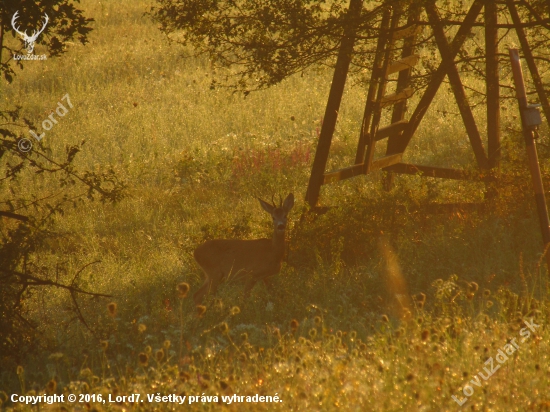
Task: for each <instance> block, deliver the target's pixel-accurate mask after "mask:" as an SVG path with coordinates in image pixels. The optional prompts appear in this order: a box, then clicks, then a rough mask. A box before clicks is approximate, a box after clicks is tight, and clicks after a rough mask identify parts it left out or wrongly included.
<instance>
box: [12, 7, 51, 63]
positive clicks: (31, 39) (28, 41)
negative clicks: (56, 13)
mask: <svg viewBox="0 0 550 412" xmlns="http://www.w3.org/2000/svg"><path fill="white" fill-rule="evenodd" d="M18 14H19V11H16V12H15V14H14V15H13V17H12V19H11V26H12V27H13V30H15V32H16V33H17V34H19V35H20V36H21V37H22V38H23V41H24V42H25V49H27V53H28V54H31V53H32V52H33V50H34V43H35V42H36V39H38V36H39V35H40V33H42V32H43V31H44V29H45V28H46V25H47V24H48V21H49V18H48V15H47V14H46V13H44V17H45V22H44V25H43V26H42V28H41V29H40V30H38V31H36V30H35V31H33V32H32V35H31V36H29V35H28V34H27V31H26V30H25V31H24V32H22V31H21V30H19V27H16V26H15V21H16V20H17V18H18V17H19V16H18Z"/></svg>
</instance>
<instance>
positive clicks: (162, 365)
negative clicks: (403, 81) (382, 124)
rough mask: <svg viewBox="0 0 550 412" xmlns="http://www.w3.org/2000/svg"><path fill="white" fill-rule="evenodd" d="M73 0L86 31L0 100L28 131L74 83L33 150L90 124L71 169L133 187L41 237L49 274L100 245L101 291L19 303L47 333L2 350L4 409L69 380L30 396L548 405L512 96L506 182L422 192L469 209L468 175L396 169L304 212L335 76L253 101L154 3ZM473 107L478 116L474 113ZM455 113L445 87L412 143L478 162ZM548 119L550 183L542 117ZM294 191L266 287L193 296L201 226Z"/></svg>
mask: <svg viewBox="0 0 550 412" xmlns="http://www.w3.org/2000/svg"><path fill="white" fill-rule="evenodd" d="M80 6H81V8H82V9H84V10H85V13H86V15H87V16H89V17H93V18H94V19H95V23H94V24H93V28H94V30H93V32H92V33H91V34H90V36H89V39H90V43H89V44H88V45H86V46H82V45H80V44H74V45H71V46H70V49H69V50H68V52H67V53H66V54H65V55H64V56H62V57H60V58H52V59H48V60H46V61H38V62H28V63H26V64H25V68H24V70H17V77H16V78H15V80H14V82H13V83H12V84H6V83H5V82H3V83H2V85H1V86H0V99H1V101H0V106H1V107H6V108H7V107H9V106H10V105H15V104H17V105H21V106H22V108H23V112H24V114H25V116H27V117H28V118H30V119H33V120H34V121H36V123H37V124H40V122H42V120H43V119H44V118H46V116H47V114H48V113H50V111H51V110H52V109H53V108H55V107H56V105H57V102H58V101H60V99H61V98H62V97H63V96H64V95H66V94H69V96H70V99H71V103H72V105H73V106H74V107H73V108H72V109H71V110H70V111H69V113H68V114H67V115H66V116H65V117H63V119H60V121H59V124H57V125H55V127H54V128H52V130H51V131H49V132H48V133H47V134H46V136H45V137H44V139H43V144H44V146H45V147H47V148H49V150H51V155H52V157H54V158H55V157H56V156H58V155H61V154H63V153H64V152H65V147H66V145H71V144H77V143H79V142H81V141H82V140H86V143H85V145H84V146H83V148H82V150H81V152H80V153H79V154H78V155H77V157H76V160H75V165H76V167H79V168H82V169H85V170H94V171H104V170H109V169H112V170H113V171H114V172H115V173H116V174H117V175H118V176H119V178H120V179H122V180H123V181H124V182H125V183H126V185H127V189H126V192H125V194H126V196H125V197H124V199H122V200H121V201H120V202H118V203H116V204H103V203H99V202H88V203H83V204H82V205H80V206H79V207H77V208H75V209H74V210H70V211H67V213H65V214H64V215H62V216H61V215H60V216H57V217H56V218H55V224H54V227H53V228H52V230H53V231H54V232H55V236H51V237H50V238H48V240H47V242H45V244H43V245H41V247H40V248H39V249H38V250H37V251H36V252H35V254H34V255H33V256H34V259H37V260H38V261H39V262H40V263H41V264H44V265H53V266H54V267H55V265H59V266H60V267H62V268H63V270H60V272H59V279H60V280H62V281H70V279H71V277H72V276H74V273H75V272H77V271H78V270H79V269H80V268H82V267H83V266H84V265H86V264H89V263H92V262H96V261H97V262H98V263H94V264H92V265H90V266H88V267H86V269H85V270H83V271H82V273H81V274H80V282H81V285H82V286H83V287H85V288H86V289H87V290H93V291H95V292H98V293H103V294H108V295H111V297H109V298H97V299H89V298H86V297H80V298H79V302H78V303H79V305H80V308H81V311H82V316H83V318H84V319H86V321H87V323H88V325H89V326H90V329H91V331H90V330H89V329H88V328H86V327H85V326H84V325H83V324H82V323H81V322H80V321H79V320H78V318H75V316H74V311H72V310H70V308H71V305H72V303H71V297H70V296H69V295H68V294H67V293H66V292H65V291H63V290H60V289H56V288H41V289H37V290H36V291H35V292H34V293H31V294H29V295H28V296H26V300H25V307H26V313H27V314H28V316H29V317H30V318H31V319H32V320H33V321H35V322H37V323H38V325H39V327H38V333H39V336H40V339H39V340H38V343H37V345H38V346H37V347H33V348H29V350H28V351H27V352H26V353H27V355H26V356H25V357H24V358H21V359H14V358H12V357H8V356H4V355H2V354H0V401H1V402H2V403H1V405H2V406H1V408H6V410H17V411H19V410H21V411H23V410H29V411H30V410H37V409H36V406H31V405H25V404H23V403H20V402H13V399H11V396H12V394H18V396H19V395H27V396H38V395H44V394H47V395H52V394H58V395H63V394H64V395H65V398H64V402H62V403H55V404H52V405H48V404H43V405H42V406H41V407H40V409H41V410H42V409H44V410H46V409H47V410H96V411H102V410H147V411H149V410H151V411H152V410H155V411H164V410H183V409H185V410H205V411H206V410H228V411H232V410H234V411H237V410H238V411H241V410H254V411H262V410H265V411H333V410H343V411H371V410H372V411H453V410H459V409H468V410H484V411H503V410H509V411H526V410H533V411H542V410H548V409H550V395H549V393H548V387H549V386H550V367H549V365H550V362H549V354H550V332H549V330H550V329H549V328H548V326H547V324H548V321H549V319H550V307H549V306H548V293H549V291H550V289H549V283H548V281H549V279H548V273H547V270H546V267H545V265H544V259H543V258H542V257H541V255H542V241H541V236H540V231H539V225H538V220H537V217H536V210H535V204H534V201H533V192H532V188H531V186H530V180H529V175H528V169H527V165H526V160H525V153H524V150H523V149H524V148H523V141H522V138H521V134H520V133H518V130H519V129H520V125H519V120H518V119H517V116H516V103H515V102H513V101H506V102H503V105H504V109H503V111H502V126H503V136H502V138H503V166H502V169H503V170H502V171H503V172H507V173H509V174H510V175H513V176H514V178H513V179H512V180H507V179H503V181H502V184H501V185H500V186H499V188H498V190H499V196H498V197H497V198H494V199H491V200H489V201H487V205H488V207H486V209H485V210H483V211H482V210H478V211H459V210H454V211H448V212H445V213H431V208H430V206H429V205H433V204H434V203H453V202H481V201H483V199H484V191H485V187H484V186H483V185H482V184H479V183H471V182H454V181H453V182H449V181H441V180H439V181H436V180H435V179H429V178H421V177H412V176H398V177H397V178H396V185H395V188H394V189H393V190H392V191H390V192H386V191H384V190H383V189H382V185H381V179H382V174H381V173H373V174H371V175H368V176H362V177H358V178H355V179H350V180H348V181H345V182H343V183H339V184H333V185H329V186H325V187H323V189H322V202H323V204H325V205H331V206H335V207H333V208H331V209H330V210H329V211H328V212H327V213H326V214H323V215H319V216H315V215H311V214H304V215H303V217H302V214H303V213H304V212H305V211H306V209H307V208H306V206H305V202H304V200H303V199H304V195H305V189H306V186H307V180H308V177H309V173H310V170H311V163H312V160H313V156H314V154H315V148H316V142H317V138H318V134H319V130H320V126H321V121H322V116H323V113H324V107H325V104H326V98H327V96H328V90H329V86H330V79H331V75H332V73H331V71H330V70H329V69H319V70H316V71H310V72H306V73H304V74H303V75H297V76H294V77H292V78H290V79H287V80H285V81H284V82H282V83H281V84H279V85H277V86H274V87H272V88H270V89H268V90H265V91H259V92H253V93H251V94H250V95H248V96H246V97H243V96H242V95H241V94H237V93H235V94H233V93H231V92H230V91H227V90H225V89H211V88H210V84H211V80H212V76H213V73H212V70H211V66H210V64H209V62H208V61H207V60H206V59H198V58H194V57H190V56H191V54H190V50H187V49H185V48H183V47H181V46H178V45H176V44H170V43H169V42H167V40H166V38H165V36H164V35H163V34H162V33H161V32H160V31H159V30H158V28H157V27H156V25H155V24H154V23H153V22H152V21H151V19H150V17H149V16H147V15H144V12H146V11H148V10H149V8H150V6H151V3H150V2H148V1H144V0H102V1H91V0H82V2H81V5H80ZM37 47H39V46H37ZM365 95H366V92H365V90H364V88H362V87H359V86H358V85H357V83H354V79H353V78H352V79H351V81H350V82H349V83H348V87H347V88H346V91H345V95H344V103H343V107H342V110H341V111H340V114H339V122H338V125H337V130H336V134H335V138H334V142H333V147H332V152H331V157H330V164H329V168H330V169H334V168H338V167H343V166H347V165H349V164H351V163H352V162H353V158H354V155H355V153H354V151H355V148H356V139H357V134H358V130H359V123H360V120H361V116H362V111H363V104H364V100H365ZM412 104H414V99H413V102H412ZM483 110H484V109H483V108H482V107H481V106H479V107H476V109H475V110H474V113H475V115H476V117H477V118H478V120H479V122H480V124H481V125H484V121H483V118H484V113H483ZM457 113H458V110H457V109H456V106H455V105H454V101H453V100H452V98H451V93H450V91H449V89H448V88H447V87H446V86H445V87H443V88H442V89H441V90H440V92H439V94H438V95H437V97H436V101H435V102H434V104H433V105H432V107H431V108H430V111H429V112H428V115H427V117H426V119H425V120H424V122H423V123H422V125H421V127H420V129H419V132H418V135H417V136H415V139H414V141H413V142H412V143H411V146H410V150H409V151H408V152H407V153H406V160H407V161H411V162H413V161H414V162H418V163H425V164H431V165H436V166H448V167H464V168H468V167H473V165H474V157H473V153H472V151H471V148H470V146H469V142H468V139H467V136H466V133H465V131H464V126H463V124H462V121H461V118H460V116H458V115H457ZM483 127H485V126H483ZM483 132H484V131H483V130H482V133H483ZM541 136H542V137H541V142H542V143H543V145H541V146H540V147H539V151H540V152H539V154H540V157H541V168H542V170H543V173H544V176H545V177H544V179H545V183H546V185H547V186H546V187H547V188H548V187H550V184H548V183H549V179H548V177H549V176H550V174H549V173H548V170H549V169H548V167H549V163H548V159H549V155H550V151H549V150H548V147H546V146H544V144H546V143H548V129H547V128H543V129H542V130H541ZM2 161H9V159H7V160H4V159H3V160H2ZM10 188H11V189H13V190H15V191H18V192H19V193H24V194H26V196H27V197H28V198H32V197H33V196H35V197H37V198H39V197H44V196H47V195H48V194H50V192H51V191H52V183H51V181H50V180H49V177H48V175H47V174H40V175H38V174H36V175H32V174H30V173H29V174H27V175H23V176H22V177H21V178H20V179H19V180H18V181H16V182H13V183H10V184H4V183H2V181H0V198H2V197H3V196H5V195H7V194H8V191H9V190H10ZM291 192H292V193H294V195H295V198H296V204H295V206H294V208H293V209H292V211H291V213H290V215H289V224H288V227H287V241H288V247H287V251H286V258H285V261H284V263H283V266H282V269H281V272H280V273H279V274H278V275H277V276H276V277H274V279H273V285H272V289H268V288H267V287H265V286H264V285H263V284H261V282H260V283H259V284H258V285H257V286H256V287H255V288H254V289H253V291H252V294H251V297H250V299H249V300H246V301H245V300H244V299H243V286H242V285H241V284H238V283H229V284H223V285H222V286H220V288H219V290H218V293H217V294H216V295H215V296H210V297H208V298H207V299H205V301H204V307H202V308H200V309H199V310H197V309H196V308H195V305H194V304H193V299H192V294H193V293H194V292H195V291H196V290H197V288H198V287H199V286H200V284H201V283H202V273H201V271H200V269H199V267H198V266H197V265H196V263H195V261H194V259H193V250H194V249H195V248H196V247H197V246H198V245H199V244H201V243H202V242H204V241H205V240H209V239H216V238H224V239H254V238H261V237H269V236H271V234H272V224H271V219H270V218H269V217H268V215H267V214H266V213H265V212H264V211H263V210H262V208H261V207H260V204H259V203H258V201H257V197H261V198H263V199H266V200H267V199H271V197H272V195H274V196H275V198H278V197H279V196H282V197H284V196H286V195H287V194H288V193H291ZM301 217H302V218H301ZM0 219H1V218H0ZM1 222H2V221H0V223H1ZM0 230H1V228H0ZM187 286H189V294H187ZM491 359H492V360H491ZM484 368H485V369H484ZM69 394H75V395H76V396H77V401H76V402H69V401H68V400H67V396H68V395H69ZM132 394H140V395H141V397H140V398H139V399H136V398H135V397H134V398H128V396H130V395H132ZM148 395H149V397H148ZM157 395H158V396H159V397H160V398H156V396H157ZM175 395H177V396H178V397H179V396H185V397H186V398H185V400H184V401H182V402H183V403H184V404H185V406H179V405H178V404H177V403H179V402H180V398H175V397H174V396H175ZM234 395H238V396H242V397H243V398H237V397H234ZM255 395H258V396H264V397H266V396H269V397H272V398H269V402H266V400H267V398H265V399H264V402H261V401H260V400H259V398H256V399H255V398H254V396H255ZM117 396H118V397H119V398H117ZM124 396H126V398H123V397H124ZM453 396H454V397H456V399H457V400H458V401H461V400H464V404H463V406H462V407H461V406H459V405H458V404H457V402H456V401H455V400H454V399H453ZM162 397H165V398H164V399H163V398H162ZM246 397H251V398H249V399H248V400H247V399H246ZM117 400H118V402H117ZM111 401H113V402H111ZM222 405H223V406H222ZM50 408H51V409H50ZM56 408H57V409H56ZM59 408H61V409H59ZM63 408H64V409H63Z"/></svg>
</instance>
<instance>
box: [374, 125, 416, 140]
mask: <svg viewBox="0 0 550 412" xmlns="http://www.w3.org/2000/svg"><path fill="white" fill-rule="evenodd" d="M408 124H409V121H408V120H399V121H398V122H395V123H392V124H390V125H388V126H384V127H381V128H380V129H378V131H377V132H376V138H375V140H376V141H378V140H382V139H385V138H386V137H390V136H391V135H393V134H398V133H401V132H402V131H403V130H405V128H406V127H407V125H408Z"/></svg>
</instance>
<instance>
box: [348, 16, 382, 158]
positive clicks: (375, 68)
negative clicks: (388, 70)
mask: <svg viewBox="0 0 550 412" xmlns="http://www.w3.org/2000/svg"><path fill="white" fill-rule="evenodd" d="M390 15H391V9H390V8H389V7H388V8H386V10H385V11H384V14H383V16H382V22H381V23H380V30H381V31H382V33H383V32H384V30H387V28H388V24H389V21H390ZM386 37H387V36H386V35H384V34H381V35H380V36H379V37H378V41H377V44H376V53H375V55H374V62H373V65H372V72H371V78H370V83H369V91H368V92H367V101H366V103H365V110H364V112H363V121H362V122H361V132H360V133H359V142H358V143H357V152H356V153H355V164H361V163H365V149H366V147H367V145H368V144H369V143H370V141H371V140H372V136H371V135H370V133H369V131H370V124H371V118H372V113H373V111H374V109H375V107H374V106H375V103H374V100H375V97H376V94H377V92H378V88H379V86H380V78H381V77H382V74H383V72H382V70H381V66H382V59H383V58H384V43H385V42H386Z"/></svg>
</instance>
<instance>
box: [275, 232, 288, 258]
mask: <svg viewBox="0 0 550 412" xmlns="http://www.w3.org/2000/svg"><path fill="white" fill-rule="evenodd" d="M284 251H285V232H279V231H277V230H275V231H274V232H273V253H274V255H275V257H276V258H278V259H281V258H282V257H283V253H284Z"/></svg>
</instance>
